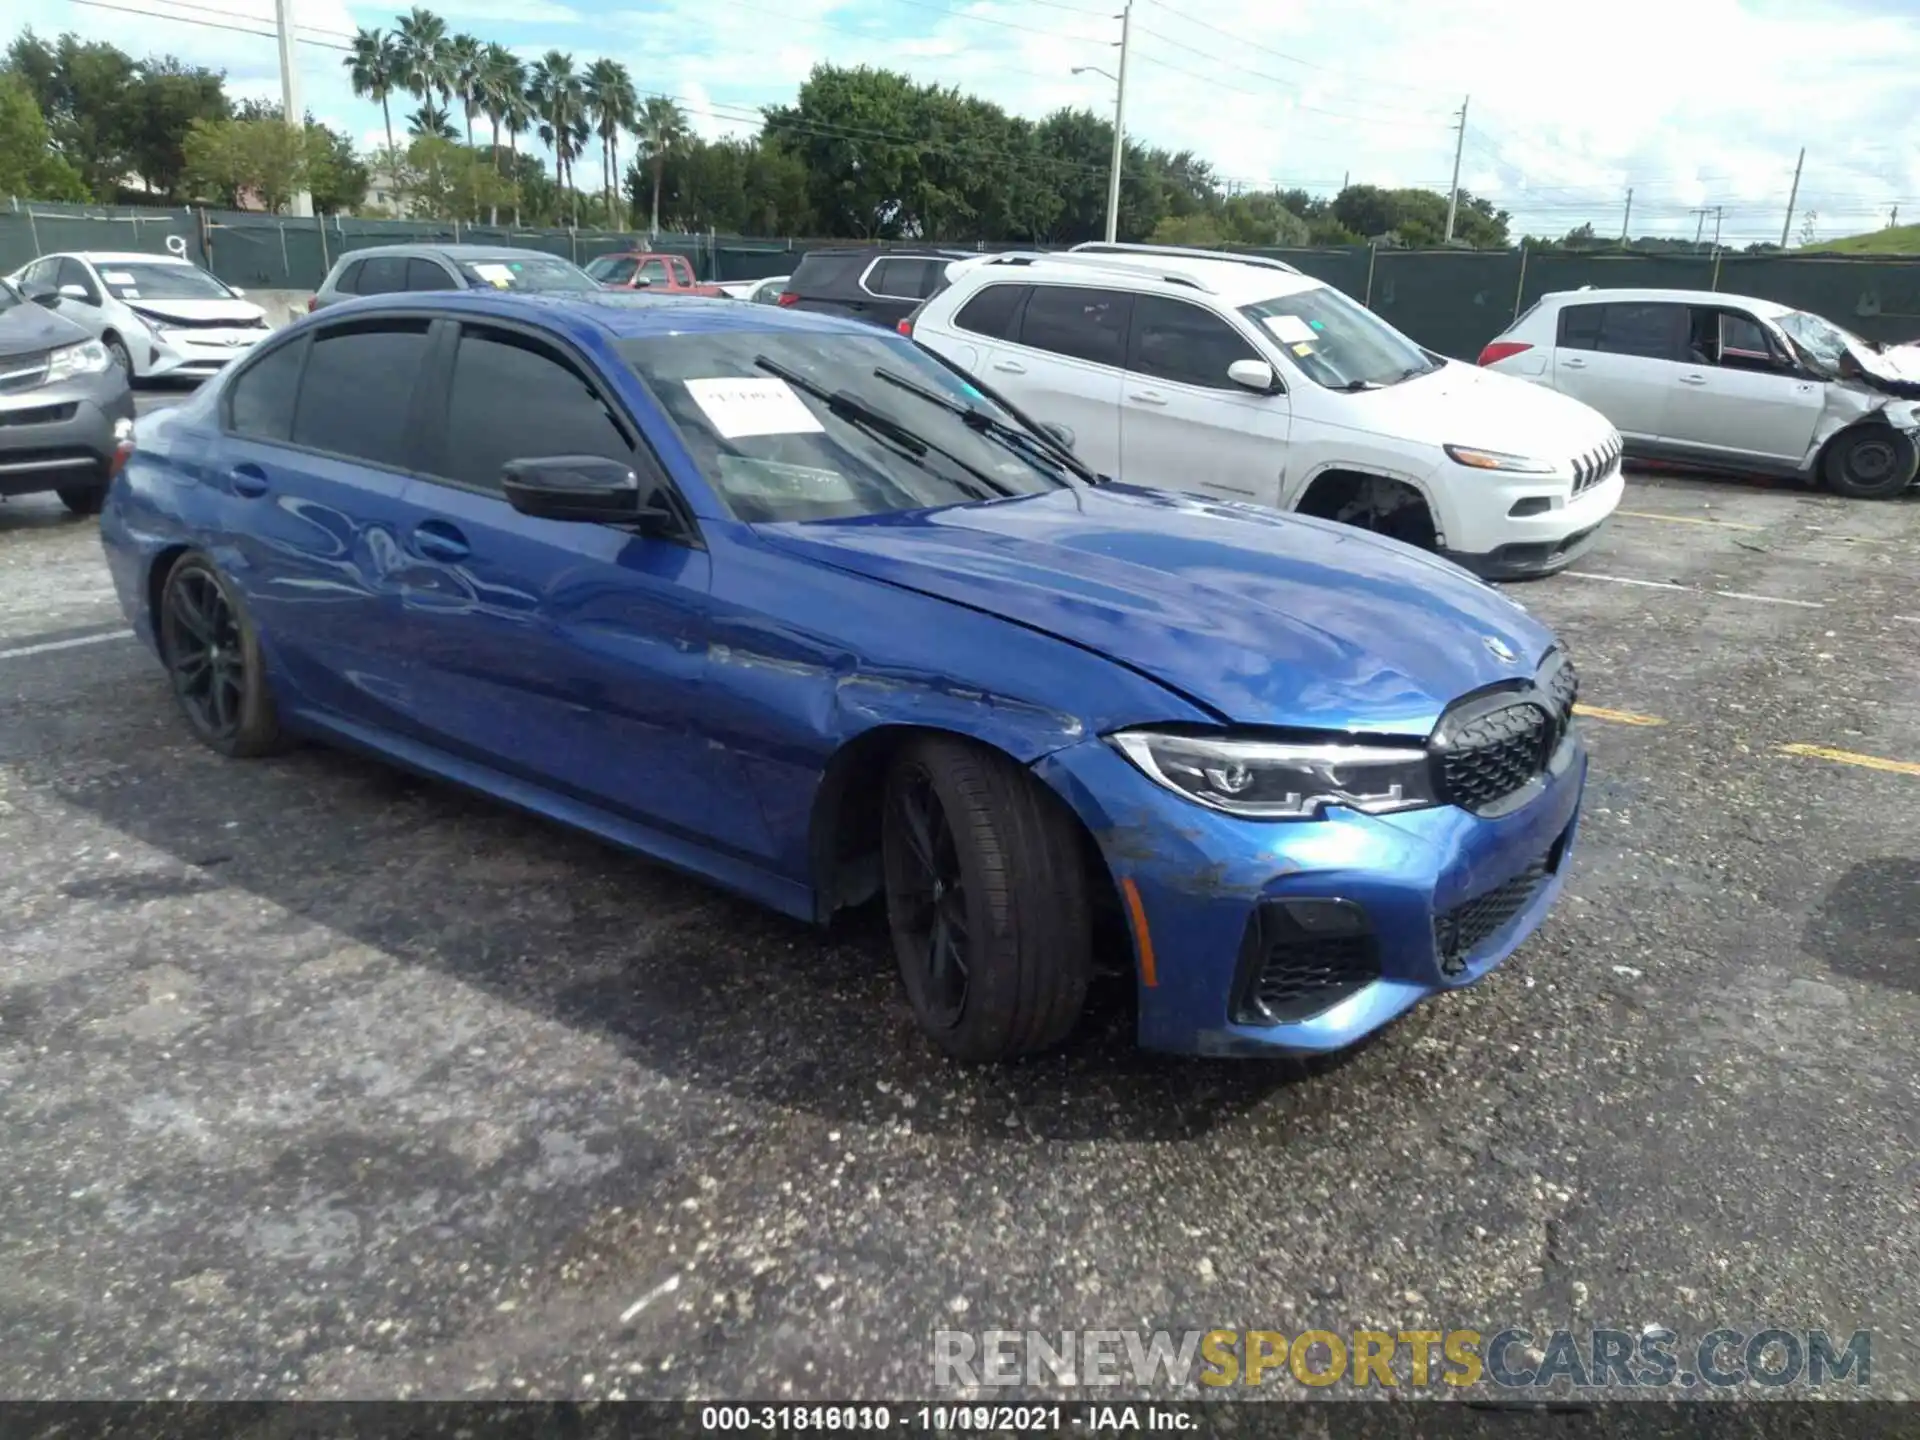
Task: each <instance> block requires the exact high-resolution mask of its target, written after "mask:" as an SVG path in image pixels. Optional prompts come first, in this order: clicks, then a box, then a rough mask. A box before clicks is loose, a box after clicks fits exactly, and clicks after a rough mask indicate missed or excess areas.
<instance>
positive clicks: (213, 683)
mask: <svg viewBox="0 0 1920 1440" xmlns="http://www.w3.org/2000/svg"><path fill="white" fill-rule="evenodd" d="M158 621H159V624H158V629H159V640H160V656H161V659H162V660H163V661H164V662H165V664H166V667H167V675H168V678H169V679H171V680H172V682H173V693H174V697H175V699H177V700H178V701H179V702H180V708H181V710H182V711H184V712H185V713H186V717H187V722H188V723H189V724H190V725H192V727H193V729H194V733H195V734H197V735H198V736H199V737H200V738H201V739H202V740H204V741H205V742H206V743H207V744H208V745H209V746H211V747H212V748H213V749H215V750H217V751H219V752H220V753H221V754H222V755H228V756H233V757H236V758H237V757H241V756H252V755H265V754H268V753H270V752H271V751H273V750H275V749H278V748H279V745H280V725H279V719H278V716H277V713H276V712H275V710H274V705H273V697H272V694H271V693H270V692H269V690H268V689H267V684H266V676H265V675H264V673H263V672H262V666H261V663H260V645H259V642H258V640H257V639H256V637H255V636H254V633H253V627H252V625H251V624H250V623H249V621H248V619H247V615H246V612H245V611H244V610H243V609H242V608H241V606H240V604H239V602H238V601H237V600H236V599H235V598H234V594H233V592H232V591H231V590H230V589H229V588H228V586H227V583H226V581H225V580H224V579H222V578H221V575H220V572H219V571H217V570H216V569H214V567H213V564H212V562H211V561H209V560H208V559H206V558H205V557H204V556H201V555H188V556H186V557H185V558H184V559H182V560H181V561H180V562H179V563H178V564H177V565H175V566H174V567H173V570H172V571H171V572H170V573H169V574H168V576H167V580H166V584H165V585H164V586H163V587H162V589H161V593H160V606H159V615H158Z"/></svg>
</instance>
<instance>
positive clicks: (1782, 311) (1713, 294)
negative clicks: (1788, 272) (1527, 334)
mask: <svg viewBox="0 0 1920 1440" xmlns="http://www.w3.org/2000/svg"><path fill="white" fill-rule="evenodd" d="M1540 298H1541V300H1543V301H1548V300H1552V301H1558V302H1560V303H1562V304H1569V303H1570V304H1575V305H1601V304H1613V303H1619V304H1625V305H1657V304H1661V303H1665V304H1668V305H1729V304H1731V305H1744V306H1746V307H1747V308H1748V309H1749V310H1752V311H1753V312H1754V313H1756V314H1759V315H1766V316H1769V317H1771V316H1776V315H1791V314H1792V313H1793V306H1791V305H1782V304H1781V303H1780V302H1779V301H1778V300H1762V299H1760V298H1759V297H1758V296H1756V295H1729V294H1728V293H1727V292H1726V291H1724V290H1662V289H1659V288H1658V287H1654V286H1642V287H1639V288H1633V287H1625V286H1623V287H1620V288H1614V287H1612V286H1604V287H1603V286H1596V287H1594V288H1592V289H1587V290H1555V291H1553V292H1551V293H1550V294H1546V295H1542V296H1541V297H1540Z"/></svg>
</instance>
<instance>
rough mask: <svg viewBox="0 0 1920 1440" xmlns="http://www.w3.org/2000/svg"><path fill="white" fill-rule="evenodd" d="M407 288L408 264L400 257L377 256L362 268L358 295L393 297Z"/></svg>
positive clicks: (356, 290)
mask: <svg viewBox="0 0 1920 1440" xmlns="http://www.w3.org/2000/svg"><path fill="white" fill-rule="evenodd" d="M406 288H407V262H406V259H405V258H404V257H403V256H399V255H376V256H374V257H373V259H371V260H368V261H366V262H365V263H364V264H362V265H361V267H360V280H359V283H358V284H357V285H356V286H355V287H354V291H353V293H354V294H356V295H391V294H393V293H394V292H395V291H397V290H404V289H406Z"/></svg>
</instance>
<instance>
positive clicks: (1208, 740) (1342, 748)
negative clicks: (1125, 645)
mask: <svg viewBox="0 0 1920 1440" xmlns="http://www.w3.org/2000/svg"><path fill="white" fill-rule="evenodd" d="M1107 740H1108V743H1110V744H1111V745H1113V746H1114V748H1115V749H1117V750H1119V752H1120V753H1121V754H1122V755H1125V756H1126V757H1127V758H1128V759H1129V760H1131V761H1132V762H1133V763H1134V765H1136V766H1137V767H1138V768H1139V769H1140V771H1141V773H1142V774H1144V775H1146V776H1147V778H1148V779H1150V780H1153V781H1156V782H1157V783H1159V784H1161V785H1164V786H1165V787H1166V788H1167V789H1169V790H1171V791H1173V792H1174V793H1175V794H1176V795H1180V796H1183V797H1184V798H1186V799H1188V800H1191V801H1193V802H1194V803H1195V804H1199V805H1205V806H1207V807H1208V808H1209V809H1212V810H1221V811H1224V812H1226V813H1227V814H1229V815H1239V816H1243V817H1245V818H1246V819H1250V820H1313V819H1317V818H1318V817H1319V816H1320V815H1321V814H1322V813H1323V812H1324V811H1325V810H1326V808H1327V807H1328V806H1330V805H1337V806H1343V807H1345V808H1347V809H1350V810H1359V811H1362V812H1364V813H1365V814H1368V815H1387V814H1391V813H1392V812H1394V811H1396V810H1419V809H1423V808H1425V807H1426V806H1429V805H1437V804H1439V803H1440V802H1439V798H1438V796H1437V795H1435V793H1434V788H1433V769H1432V766H1431V764H1430V763H1429V760H1428V756H1427V752H1426V751H1425V750H1424V749H1421V748H1418V747H1416V746H1412V745H1408V744H1405V743H1401V744H1397V745H1392V744H1389V745H1366V744H1357V743H1354V742H1351V741H1343V740H1334V739H1328V740H1326V741H1322V742H1312V743H1292V742H1287V741H1276V740H1258V739H1250V738H1249V739H1242V738H1236V737H1234V736H1229V735H1180V734H1171V733H1167V732H1164V731H1159V730H1123V731H1120V732H1119V733H1117V734H1114V735H1109V736H1108V737H1107Z"/></svg>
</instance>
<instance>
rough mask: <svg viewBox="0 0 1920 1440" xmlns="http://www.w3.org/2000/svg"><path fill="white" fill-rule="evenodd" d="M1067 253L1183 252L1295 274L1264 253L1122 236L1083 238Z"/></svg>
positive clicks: (1294, 268) (1198, 257) (1296, 271)
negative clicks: (1156, 242) (1148, 241)
mask: <svg viewBox="0 0 1920 1440" xmlns="http://www.w3.org/2000/svg"><path fill="white" fill-rule="evenodd" d="M1067 253H1068V254H1069V255H1184V256H1186V257H1188V258H1189V259H1193V260H1231V261H1233V262H1234V263H1235V264H1237V265H1258V266H1260V267H1261V268H1262V269H1265V270H1284V271H1286V272H1287V274H1289V275H1298V274H1299V273H1300V270H1299V267H1297V266H1294V265H1289V264H1287V262H1286V261H1284V260H1275V259H1273V258H1272V257H1271V256H1268V255H1241V254H1237V253H1235V252H1234V251H1231V250H1198V249H1194V248H1191V247H1189V246H1186V245H1136V244H1133V243H1131V242H1129V241H1125V240H1083V241H1081V242H1080V244H1078V245H1076V246H1074V247H1073V248H1072V249H1071V250H1069V251H1068V252H1067Z"/></svg>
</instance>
